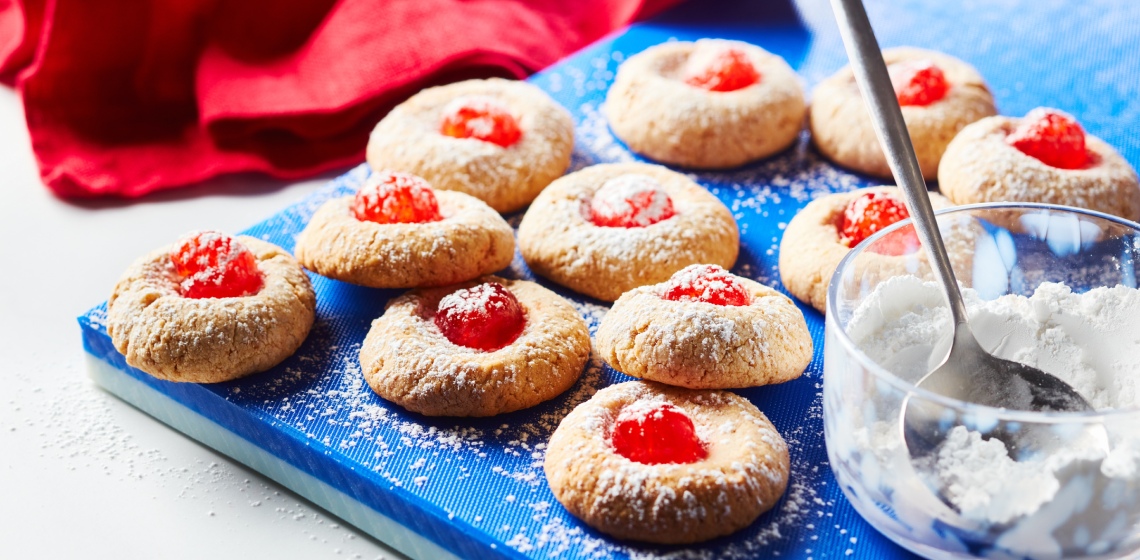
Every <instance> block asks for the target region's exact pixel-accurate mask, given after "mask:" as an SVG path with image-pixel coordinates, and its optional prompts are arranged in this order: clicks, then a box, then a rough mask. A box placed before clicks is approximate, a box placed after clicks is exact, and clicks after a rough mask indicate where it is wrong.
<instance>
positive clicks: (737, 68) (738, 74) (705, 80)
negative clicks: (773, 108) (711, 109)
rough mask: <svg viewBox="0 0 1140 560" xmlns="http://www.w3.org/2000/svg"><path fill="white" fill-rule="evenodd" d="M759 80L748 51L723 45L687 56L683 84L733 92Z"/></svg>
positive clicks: (758, 74) (758, 73)
mask: <svg viewBox="0 0 1140 560" xmlns="http://www.w3.org/2000/svg"><path fill="white" fill-rule="evenodd" d="M759 81H760V72H759V71H757V70H756V66H755V65H753V64H752V61H751V60H750V59H749V58H748V53H746V52H744V51H743V50H741V49H738V48H736V47H725V48H721V49H717V50H715V51H712V52H711V54H708V55H705V56H701V55H700V54H698V55H696V56H693V57H692V58H691V59H689V64H688V65H687V67H686V71H685V83H686V84H689V85H691V86H694V87H699V88H702V89H707V90H709V91H736V90H738V89H744V88H746V87H748V86H750V85H752V84H755V83H757V82H759Z"/></svg>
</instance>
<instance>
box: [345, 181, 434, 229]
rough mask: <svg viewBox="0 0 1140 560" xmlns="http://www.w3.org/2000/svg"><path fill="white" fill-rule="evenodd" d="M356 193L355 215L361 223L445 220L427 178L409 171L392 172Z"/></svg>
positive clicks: (415, 222) (416, 222)
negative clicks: (424, 178) (411, 173)
mask: <svg viewBox="0 0 1140 560" xmlns="http://www.w3.org/2000/svg"><path fill="white" fill-rule="evenodd" d="M380 177H381V178H380V180H379V181H369V182H368V183H366V184H365V185H364V186H363V187H360V190H359V191H357V192H356V198H355V199H353V201H352V215H353V216H355V217H356V219H358V220H360V221H362V222H376V223H379V224H421V223H425V222H438V221H439V220H442V219H443V216H441V215H440V213H439V202H438V201H436V199H435V193H434V192H432V190H431V187H430V186H429V185H428V184H427V181H424V180H423V179H421V178H419V177H416V176H415V175H409V174H407V173H395V172H389V173H384V174H382V175H380Z"/></svg>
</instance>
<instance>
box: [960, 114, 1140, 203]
mask: <svg viewBox="0 0 1140 560" xmlns="http://www.w3.org/2000/svg"><path fill="white" fill-rule="evenodd" d="M938 188H939V190H941V191H942V194H944V195H946V197H947V198H949V199H950V200H952V201H954V202H955V203H956V204H970V203H975V202H998V201H1010V202H1045V203H1051V204H1064V205H1066V206H1076V207H1078V208H1087V209H1089V210H1096V211H1099V212H1104V213H1106V214H1112V215H1114V216H1120V217H1122V218H1126V219H1129V220H1134V221H1135V220H1140V180H1138V179H1137V175H1136V170H1135V169H1134V168H1133V167H1132V166H1131V165H1129V163H1128V161H1127V160H1125V159H1124V158H1123V157H1122V156H1121V155H1120V154H1119V153H1118V152H1117V151H1116V150H1114V149H1113V148H1112V146H1110V145H1108V144H1107V143H1105V142H1104V141H1103V140H1101V139H1100V138H1097V137H1096V136H1093V135H1091V134H1088V133H1086V132H1085V130H1084V128H1083V127H1082V126H1081V124H1080V123H1079V122H1077V120H1076V119H1075V118H1074V117H1073V116H1072V115H1069V114H1067V113H1065V112H1062V111H1059V110H1057V109H1050V108H1037V109H1034V110H1032V111H1030V112H1029V113H1028V114H1026V115H1025V116H1024V117H1022V118H1015V117H990V118H987V119H982V120H980V121H978V122H976V123H974V124H971V125H970V126H967V127H966V128H964V129H963V130H962V132H961V133H959V134H958V136H957V137H955V138H954V141H953V142H951V143H950V146H948V147H947V148H946V155H945V156H944V157H943V161H942V167H940V168H939V170H938Z"/></svg>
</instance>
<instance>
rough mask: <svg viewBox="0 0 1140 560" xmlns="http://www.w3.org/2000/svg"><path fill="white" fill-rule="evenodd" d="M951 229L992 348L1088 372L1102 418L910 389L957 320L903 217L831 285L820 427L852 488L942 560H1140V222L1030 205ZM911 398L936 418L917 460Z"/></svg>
mask: <svg viewBox="0 0 1140 560" xmlns="http://www.w3.org/2000/svg"><path fill="white" fill-rule="evenodd" d="M938 222H939V229H940V230H941V231H942V235H943V237H944V239H945V240H946V245H947V248H948V250H949V252H950V257H951V261H952V263H953V267H954V270H955V273H956V274H957V276H958V280H959V282H960V284H961V285H962V286H963V287H964V288H969V289H968V290H966V291H967V299H968V309H969V311H970V315H971V326H972V327H974V331H975V333H976V334H977V335H978V339H979V342H980V343H981V344H982V346H983V347H985V348H987V349H989V350H991V351H996V353H997V354H998V355H999V356H1001V357H1005V358H1009V359H1019V360H1022V361H1028V362H1030V363H1031V365H1036V366H1037V367H1039V368H1041V369H1044V370H1046V371H1048V372H1050V373H1053V374H1054V375H1059V376H1064V375H1068V376H1070V377H1072V376H1076V377H1073V379H1074V380H1072V381H1070V384H1072V385H1073V386H1074V387H1075V388H1078V389H1079V390H1082V391H1083V392H1085V393H1095V397H1096V398H1095V399H1093V398H1090V399H1089V400H1090V401H1094V405H1096V406H1097V407H1098V411H1097V412H1088V413H1059V412H1028V411H1015V410H1005V409H996V408H990V407H985V406H981V405H977V404H972V403H967V402H963V401H958V400H954V399H950V398H946V397H942V396H940V395H937V394H934V393H931V392H929V391H925V390H922V389H919V388H917V387H915V385H914V383H916V382H917V381H918V379H919V378H921V376H922V375H923V374H925V373H926V372H927V371H929V370H930V369H932V367H933V365H936V364H937V362H938V359H939V358H942V357H944V356H945V355H946V352H947V349H948V348H949V336H950V332H951V324H950V323H951V321H950V319H949V308H948V307H947V306H946V303H945V300H944V298H943V296H942V292H941V289H940V288H939V287H938V286H937V284H934V283H933V280H934V278H933V276H932V275H931V272H930V267H929V265H928V263H927V260H926V257H925V254H924V252H922V251H920V250H917V238H916V236H915V235H914V229H913V226H912V225H911V224H910V222H909V220H908V221H905V222H901V223H898V224H895V225H893V226H892V227H890V228H887V229H885V230H883V231H881V232H879V233H877V234H876V235H874V236H872V237H870V238H868V239H867V240H866V241H864V242H863V243H861V244H859V245H858V246H856V247H855V248H854V249H852V251H851V252H850V253H849V254H848V255H847V256H846V258H844V259H843V261H842V262H841V263H840V264H839V266H838V267H837V269H836V271H835V275H834V276H833V277H832V280H831V285H830V287H829V290H828V301H827V326H826V340H825V343H824V352H825V354H824V384H823V406H824V428H825V437H826V440H827V451H828V457H829V459H830V462H831V468H832V469H833V470H834V472H835V476H836V478H837V479H838V481H839V484H840V487H841V488H842V489H843V492H844V493H845V494H846V495H847V498H848V499H849V500H850V501H851V504H852V505H853V506H854V507H855V509H856V510H858V512H859V513H860V514H861V515H862V516H863V517H864V518H865V519H866V520H867V521H868V522H870V523H871V524H872V525H874V526H875V528H877V529H878V530H879V531H880V532H882V533H883V534H884V535H886V536H887V537H889V538H890V539H891V540H893V541H895V542H896V543H898V544H900V545H902V546H904V547H906V548H908V549H910V550H911V551H913V552H915V553H918V554H920V555H922V556H925V557H929V558H964V557H977V556H985V557H993V558H1123V557H1135V556H1136V555H1137V554H1138V551H1140V408H1138V407H1137V406H1136V404H1135V403H1137V402H1140V380H1138V381H1136V382H1135V383H1133V380H1134V379H1140V299H1137V298H1135V296H1137V295H1138V294H1140V292H1134V291H1133V290H1128V288H1132V289H1134V288H1135V287H1136V286H1137V283H1138V282H1137V281H1138V280H1140V275H1138V273H1137V272H1138V271H1137V267H1136V263H1137V261H1138V260H1140V225H1138V224H1136V223H1133V222H1129V221H1126V220H1122V219H1119V218H1115V217H1112V216H1108V215H1105V214H1100V213H1097V212H1091V211H1086V210H1078V209H1074V208H1067V207H1062V206H1053V205H1042V204H1021V203H1018V204H979V205H972V206H960V207H955V208H949V209H946V210H943V211H941V212H939V213H938ZM908 251H909V252H908ZM899 253H903V254H899ZM1058 283H1059V284H1063V285H1064V286H1066V287H1067V288H1066V287H1062V286H1058V285H1055V284H1058ZM1118 285H1119V286H1124V287H1126V288H1116V289H1115V290H1096V289H1097V288H1102V287H1105V288H1109V287H1114V286H1118ZM1090 291H1092V292H1091V293H1089V292H1090ZM1035 292H1040V295H1039V296H1038V297H1035V298H1034V299H1024V298H1028V297H1029V296H1031V295H1032V294H1034V293H1035ZM1011 294H1012V295H1011ZM1106 294H1107V295H1106ZM1003 296H1004V297H1003ZM1109 296H1111V297H1109ZM1019 297H1020V298H1022V299H1017V298H1019ZM1122 297H1123V298H1134V299H1132V300H1127V299H1126V300H1121V299H1120V298H1122ZM1114 298H1115V299H1114ZM1120 301H1131V304H1130V305H1129V306H1121V305H1119V303H1120ZM995 306H996V307H995ZM1003 313H1005V315H1003ZM1014 315H1016V317H1014V319H1009V317H1011V316H1014ZM1066 337H1067V338H1066ZM1034 348H1036V349H1034ZM995 349H996V350H995ZM1032 362H1036V363H1032ZM1066 379H1067V380H1068V378H1066ZM1085 396H1086V398H1089V397H1090V395H1089V394H1085ZM904 403H907V404H906V406H908V407H909V406H922V407H924V408H927V409H929V410H934V411H935V412H936V413H937V414H938V416H936V417H937V418H940V419H941V428H942V429H943V430H944V431H943V432H942V434H943V436H944V437H943V438H940V439H939V441H940V442H942V443H941V445H940V447H939V448H938V449H937V451H936V452H935V453H931V454H928V455H926V456H925V457H919V458H913V457H911V454H910V453H909V452H908V448H907V446H906V444H905V443H904V440H903V436H902V428H901V422H900V415H901V411H902V410H903V405H904ZM1106 403H1108V404H1106ZM1106 406H1108V407H1112V408H1109V409H1104V408H1103V407H1106ZM1017 433H1023V434H1028V435H1030V436H1033V437H1028V436H1027V437H1025V438H1023V441H1022V444H1021V445H1018V446H1014V447H1013V448H1012V449H1006V446H1005V444H1004V443H1003V442H1004V441H1018V440H1016V439H1014V440H1010V439H1008V438H1007V437H1003V434H1004V435H1007V436H1008V434H1017Z"/></svg>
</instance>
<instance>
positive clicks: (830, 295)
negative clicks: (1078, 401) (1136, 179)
mask: <svg viewBox="0 0 1140 560" xmlns="http://www.w3.org/2000/svg"><path fill="white" fill-rule="evenodd" d="M974 210H1050V211H1055V212H1061V213H1068V214H1080V215H1083V216H1090V217H1093V218H1099V219H1101V220H1105V221H1109V222H1113V223H1115V224H1117V225H1120V226H1123V227H1126V228H1129V229H1131V230H1132V231H1133V232H1135V233H1136V235H1138V236H1140V224H1138V223H1136V222H1133V221H1131V220H1126V219H1124V218H1120V217H1118V216H1112V215H1109V214H1105V213H1103V212H1097V211H1095V210H1087V209H1084V208H1076V207H1072V206H1063V205H1060V204H1044V203H1036V202H983V203H978V204H964V205H961V206H951V207H949V208H943V209H941V210H937V211H935V215H936V216H941V215H944V214H955V213H959V212H967V213H968V212H971V211H974ZM910 223H911V219H910V218H907V219H905V220H902V221H899V222H896V223H894V224H891V225H890V226H887V227H886V228H884V229H882V230H879V231H878V232H875V234H874V235H872V236H870V237H868V238H867V239H864V240H863V241H862V242H861V243H859V244H858V245H856V246H855V247H853V248H852V249H851V251H849V252H848V253H847V255H846V256H844V257H843V260H841V261H839V265H838V266H836V267H835V272H834V273H833V274H832V275H831V283H830V284H829V285H828V287H827V313H828V314H835V313H838V311H837V310H836V307H835V300H836V294H837V291H838V289H839V283H840V279H841V278H842V275H843V271H844V270H846V269H847V267H848V266H849V265H850V264H851V263H852V262H854V260H855V259H856V258H857V257H858V256H859V255H860V254H862V253H863V251H864V250H865V249H866V248H867V247H869V246H870V245H872V244H873V243H875V242H876V241H878V240H879V239H882V238H883V237H886V236H888V235H890V234H891V232H894V231H896V230H899V229H901V228H904V227H906V226H907V225H909V224H910ZM831 316H832V317H835V316H837V315H831ZM828 323H829V324H834V325H835V327H836V330H837V331H838V332H837V333H836V335H837V336H836V338H837V339H838V340H839V342H840V343H841V344H842V345H843V348H844V350H846V351H847V354H848V355H849V356H853V357H854V358H855V359H856V360H858V361H859V364H860V365H861V366H863V368H864V369H866V370H867V371H869V372H871V374H872V375H874V376H875V378H876V379H878V380H880V381H884V382H886V383H888V384H889V385H891V386H892V387H894V388H895V389H898V390H899V391H902V392H904V393H908V394H909V395H912V396H916V397H919V398H922V399H923V400H927V401H932V402H935V403H938V404H940V405H942V406H945V407H949V408H954V409H957V410H960V411H962V412H964V413H967V414H970V413H973V414H978V415H987V416H993V417H998V418H1001V419H1002V420H1003V421H1007V422H1032V423H1038V424H1041V423H1046V424H1062V423H1066V422H1082V423H1083V422H1101V421H1103V420H1104V419H1105V418H1107V417H1112V416H1122V415H1130V414H1140V407H1134V408H1115V409H1108V410H1094V411H1088V412H1044V411H1040V412H1038V411H1026V410H1010V409H1005V408H994V407H990V406H986V405H981V404H977V403H972V402H968V401H963V400H959V399H955V398H951V397H946V396H943V395H940V394H938V393H934V392H932V391H928V390H926V389H922V388H920V387H917V386H916V385H914V384H913V383H910V382H908V381H905V380H903V379H901V378H899V377H898V376H896V375H895V374H894V373H891V372H890V371H888V370H887V369H886V368H883V367H882V366H880V365H879V364H878V363H876V362H875V361H874V360H872V359H871V357H870V356H868V355H866V354H864V353H863V351H862V350H860V349H859V348H858V346H856V345H855V342H854V341H853V340H851V338H850V337H849V336H847V331H845V330H844V329H843V328H841V327H839V324H838V322H837V321H835V320H832V321H828ZM826 330H827V328H825V331H826ZM824 336H825V337H826V336H827V334H826V332H825V334H824Z"/></svg>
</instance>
